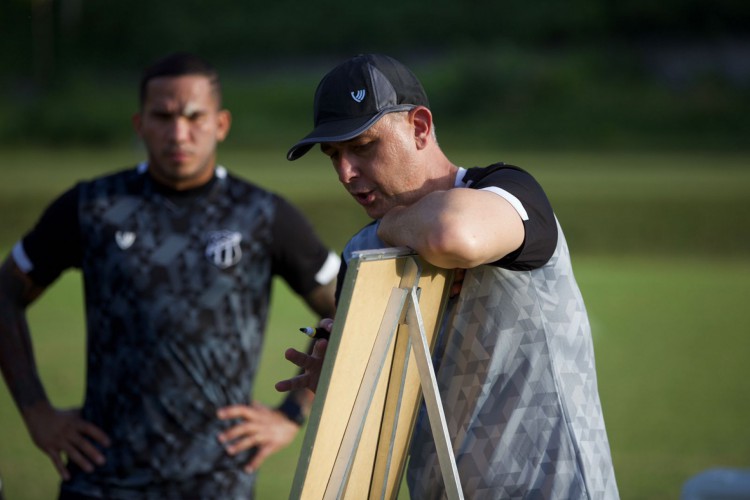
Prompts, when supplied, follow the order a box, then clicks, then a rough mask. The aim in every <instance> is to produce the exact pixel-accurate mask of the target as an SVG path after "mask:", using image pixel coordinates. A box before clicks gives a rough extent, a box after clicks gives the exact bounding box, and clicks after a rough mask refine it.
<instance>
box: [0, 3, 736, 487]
mask: <svg viewBox="0 0 750 500" xmlns="http://www.w3.org/2000/svg"><path fill="white" fill-rule="evenodd" d="M0 34H1V35H0V36H2V44H0V174H1V175H2V177H1V178H2V182H0V250H2V252H3V254H6V253H7V251H8V250H9V249H10V247H11V246H12V244H13V243H14V242H15V241H16V240H17V239H18V238H19V237H20V236H21V235H22V234H23V233H24V232H25V231H26V230H27V229H28V227H29V226H30V225H31V224H33V222H34V221H35V220H36V218H37V217H38V216H39V213H40V212H41V210H43V208H44V207H45V206H46V204H47V203H48V202H49V201H50V200H51V199H52V197H53V196H55V195H56V194H58V193H60V192H62V191H63V190H64V189H66V188H67V187H69V186H70V185H72V184H73V183H74V182H76V181H77V180H79V179H83V178H89V177H92V176H95V175H100V174H103V173H105V172H109V171H112V170H115V169H119V168H123V167H126V166H128V165H132V164H134V163H135V162H137V161H139V160H140V159H142V157H143V151H142V149H141V146H140V145H139V143H138V141H137V138H136V136H135V135H134V133H133V132H132V127H131V124H130V116H131V115H132V113H133V112H134V111H135V110H136V108H137V86H138V81H139V78H140V73H141V71H142V69H143V68H144V67H145V66H146V65H148V64H150V63H151V62H153V61H154V60H156V59H157V58H159V57H161V56H163V55H165V54H166V53H168V52H172V51H178V50H179V51H183V50H188V51H193V52H196V53H198V54H200V55H202V56H204V57H205V58H207V59H208V60H210V61H212V62H213V63H214V65H215V66H217V68H218V69H219V72H220V74H221V76H222V80H223V85H224V94H225V105H226V106H227V107H228V108H229V109H230V110H231V111H232V113H233V118H234V121H233V128H232V132H231V134H230V136H229V138H228V140H227V141H226V143H225V144H224V145H223V146H222V149H221V150H220V151H221V153H220V161H221V162H222V163H224V164H225V165H227V166H228V167H229V168H230V170H233V171H235V172H237V173H239V174H241V175H243V176H246V177H247V178H250V179H252V180H254V181H256V182H258V183H259V184H262V185H263V186H264V187H268V188H270V189H273V190H275V191H278V192H280V193H281V194H283V195H285V196H287V197H288V198H289V199H290V200H291V201H293V202H294V203H296V204H297V205H298V206H300V207H301V208H302V209H303V210H304V211H305V213H306V214H307V215H308V216H309V217H310V219H311V220H312V222H313V224H314V225H315V227H316V229H317V230H318V231H319V233H320V234H321V236H322V237H323V238H324V239H325V240H326V242H328V243H329V244H330V245H331V246H332V247H334V248H335V249H337V250H341V249H342V248H343V245H344V243H345V242H346V240H347V239H348V238H349V236H351V234H352V233H353V232H354V231H356V230H357V229H358V228H359V227H360V226H361V225H363V224H364V223H366V222H367V221H366V218H365V216H364V214H362V213H361V212H360V210H359V209H358V208H357V207H355V206H354V205H353V204H352V203H351V201H350V200H348V199H347V196H346V194H345V193H344V192H343V190H341V189H340V188H339V187H338V186H337V182H336V180H335V178H334V175H333V174H332V172H331V171H330V166H329V165H328V164H327V163H326V162H325V161H324V159H323V158H322V155H317V156H316V155H314V154H313V155H309V158H308V157H305V159H303V160H300V161H298V162H295V163H288V162H286V161H285V159H284V155H285V153H286V150H287V149H288V148H289V146H291V144H293V143H294V142H295V141H296V140H297V139H299V138H300V137H301V136H303V135H304V134H306V133H307V132H308V130H309V128H310V125H311V123H312V95H313V92H314V89H315V86H316V85H317V83H318V81H319V79H320V78H321V77H322V76H323V74H325V72H327V71H328V70H329V69H330V68H331V67H332V66H333V65H335V64H337V63H338V62H340V61H342V60H344V59H346V58H348V57H349V56H351V55H354V54H357V53H361V52H384V53H387V54H389V55H392V56H394V57H396V58H398V59H400V60H401V61H403V62H404V63H406V64H407V65H409V66H410V67H411V68H412V69H413V70H414V72H415V73H416V74H417V76H418V77H419V78H420V79H421V80H422V83H423V84H424V87H425V88H426V90H427V93H428V95H429V97H430V101H431V105H432V108H433V113H434V115H435V120H436V126H437V130H438V137H439V139H440V142H441V144H442V146H443V149H444V150H445V151H446V152H447V154H448V156H449V157H450V158H451V159H453V160H454V162H456V163H459V164H461V165H464V166H473V165H486V164H489V163H493V162H496V161H506V162H508V163H512V164H517V165H519V166H522V167H524V168H526V169H527V170H529V171H530V172H532V174H534V175H535V176H536V177H537V178H538V179H539V180H540V181H541V183H542V185H543V186H544V187H545V189H546V190H547V193H548V195H549V197H550V199H551V200H552V203H553V206H554V207H555V209H556V212H557V215H558V217H559V218H560V220H561V223H562V225H563V227H564V228H565V231H566V235H567V237H568V240H569V243H570V246H571V251H572V254H573V262H574V266H575V269H576V274H577V277H578V281H579V284H580V285H581V288H582V291H583V294H584V297H585V298H586V301H587V307H588V309H589V314H590V316H591V320H592V324H593V326H594V341H595V347H596V351H597V352H596V354H597V367H598V372H599V386H600V392H601V396H602V404H603V406H604V411H605V419H606V421H607V426H608V433H609V435H610V444H611V446H612V454H613V459H614V461H615V470H616V474H617V478H618V484H619V485H620V491H621V494H622V497H623V498H654V499H657V498H658V499H663V498H678V496H679V492H680V488H681V486H682V484H683V483H684V482H685V481H686V480H687V479H688V478H689V477H691V476H692V475H694V474H696V473H698V472H700V471H702V470H705V469H708V468H713V467H743V468H748V467H750V429H748V426H747V422H748V421H750V397H749V396H750V373H748V368H747V365H748V363H747V361H746V357H747V355H748V354H749V353H750V337H749V336H748V335H747V331H748V327H747V319H746V317H745V316H744V314H743V312H744V310H745V309H746V307H747V306H746V301H747V299H748V298H750V264H749V263H748V259H747V258H748V256H750V161H749V160H750V154H748V153H750V3H749V2H747V1H743V0H718V1H716V0H714V1H711V0H662V1H660V2H653V1H650V0H624V1H620V2H615V1H612V0H569V1H567V2H553V1H537V2H528V1H521V0H509V1H503V2H500V1H490V0H473V1H472V0H467V1H464V2H455V1H450V2H449V1H445V0H431V1H426V0H413V1H410V2H403V1H398V2H397V1H395V0H381V1H379V2H377V3H375V4H372V3H369V4H364V3H360V4H357V3H351V2H346V3H344V2H334V1H331V0H322V1H320V2H297V1H289V0H277V1H275V2H267V3H258V2H240V1H229V0H214V1H212V2H205V1H197V0H179V1H178V0H160V1H158V2H155V1H151V0H130V1H128V2H112V1H110V2H103V1H94V0H0ZM275 293H276V297H275V299H274V311H272V317H271V323H270V325H269V333H268V340H267V343H266V347H265V351H264V359H265V357H266V356H268V359H278V358H279V353H280V352H283V348H284V347H287V346H288V345H290V343H292V342H297V341H298V339H297V338H296V336H295V335H294V334H293V333H289V332H290V331H296V329H297V327H298V326H301V325H304V324H308V322H309V321H311V320H312V319H311V317H310V315H309V312H308V311H305V310H304V308H303V306H302V305H301V304H300V303H299V302H298V301H295V299H294V298H293V297H291V296H290V294H289V292H288V290H287V289H286V288H285V286H284V285H283V284H279V285H278V286H277V287H276V290H275ZM82 314H83V313H82V311H81V305H80V283H79V278H78V276H77V275H76V274H75V273H71V276H69V277H66V278H64V279H63V280H62V281H61V282H60V283H59V285H56V286H55V287H53V289H52V290H50V291H49V292H48V294H47V298H45V299H43V300H41V301H40V302H39V304H38V305H35V306H34V308H32V311H31V320H32V328H33V331H34V339H35V348H36V350H37V353H38V362H39V364H40V370H41V371H42V375H43V377H44V379H45V383H47V385H48V388H49V389H50V390H49V392H50V394H51V397H52V399H53V401H54V402H55V403H56V404H60V405H66V404H68V405H76V404H80V402H81V396H82V380H83V374H84V366H83V350H84V347H83V327H82ZM742 325H746V326H744V327H743V326H742ZM297 335H298V334H297ZM271 365H274V366H273V369H272V368H270V366H271ZM281 365H283V363H278V362H277V363H275V364H274V363H273V362H269V363H266V364H265V366H269V368H268V369H267V370H265V369H264V371H263V373H262V374H261V378H260V380H259V387H258V394H257V396H258V397H259V398H261V399H265V400H266V401H269V402H270V403H269V404H273V402H274V401H275V400H277V399H278V396H277V395H276V394H275V393H274V392H273V390H272V389H269V387H270V386H271V385H272V383H273V382H274V381H276V380H278V379H279V378H281V376H283V375H284V373H283V372H281V373H280V372H279V371H277V367H278V366H281ZM300 441H301V438H300V439H298V440H297V442H296V443H295V445H293V446H292V447H291V448H290V449H289V450H288V451H286V452H285V453H282V454H281V455H279V456H277V457H275V458H274V459H272V460H271V461H269V464H268V467H267V469H266V471H267V472H265V477H266V478H267V479H263V477H262V478H261V483H260V485H259V487H260V493H262V495H261V496H260V498H286V496H287V495H288V491H289V483H290V481H291V477H293V471H294V468H295V466H296V459H297V453H298V448H299V442H300ZM0 477H2V479H3V482H4V484H5V489H6V499H7V500H16V499H21V498H32V499H33V498H53V497H54V495H55V493H54V491H55V488H56V479H55V476H54V472H53V469H52V467H51V465H50V464H49V463H48V461H47V459H46V458H45V457H44V456H43V455H42V454H41V453H40V452H39V451H37V450H36V449H35V448H34V447H33V445H32V444H31V442H30V440H29V439H28V437H27V436H26V434H25V429H24V428H23V424H22V422H21V421H20V419H19V418H18V416H17V412H16V409H15V407H14V405H13V403H12V401H11V400H10V399H9V397H8V395H7V390H6V389H5V388H4V387H3V389H1V390H0Z"/></svg>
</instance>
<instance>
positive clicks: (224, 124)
mask: <svg viewBox="0 0 750 500" xmlns="http://www.w3.org/2000/svg"><path fill="white" fill-rule="evenodd" d="M216 119H217V127H216V140H217V141H219V142H221V141H223V140H224V139H226V137H227V135H229V129H230V128H232V113H230V112H229V110H228V109H222V110H220V111H219V114H218V116H217V117H216Z"/></svg>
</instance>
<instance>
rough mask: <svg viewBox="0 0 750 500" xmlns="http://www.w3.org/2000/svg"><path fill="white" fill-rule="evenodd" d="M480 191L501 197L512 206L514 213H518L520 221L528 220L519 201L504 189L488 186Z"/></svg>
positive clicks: (527, 215)
mask: <svg viewBox="0 0 750 500" xmlns="http://www.w3.org/2000/svg"><path fill="white" fill-rule="evenodd" d="M481 190H482V191H492V192H493V193H495V194H497V195H500V196H502V197H503V198H505V201H507V202H508V203H510V204H511V205H513V208H515V209H516V212H518V215H520V216H521V219H522V220H529V214H527V213H526V209H525V208H523V204H522V203H521V200H519V199H518V198H516V197H515V196H513V195H512V194H510V193H509V192H508V191H506V190H505V189H502V188H499V187H496V186H489V187H486V188H482V189H481Z"/></svg>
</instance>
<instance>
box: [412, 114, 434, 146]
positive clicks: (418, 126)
mask: <svg viewBox="0 0 750 500" xmlns="http://www.w3.org/2000/svg"><path fill="white" fill-rule="evenodd" d="M409 122H410V123H411V124H412V126H413V127H414V140H415V142H416V144H417V149H424V148H425V147H426V146H427V144H428V141H429V138H430V134H431V133H432V113H431V112H430V110H429V109H427V108H425V107H424V106H417V107H416V108H414V109H412V110H410V111H409Z"/></svg>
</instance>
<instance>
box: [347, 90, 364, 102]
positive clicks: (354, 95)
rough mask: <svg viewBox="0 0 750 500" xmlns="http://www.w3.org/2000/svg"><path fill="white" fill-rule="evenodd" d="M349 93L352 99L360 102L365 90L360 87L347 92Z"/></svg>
mask: <svg viewBox="0 0 750 500" xmlns="http://www.w3.org/2000/svg"><path fill="white" fill-rule="evenodd" d="M349 93H350V94H351V95H352V99H354V100H355V101H357V102H362V101H363V100H364V98H365V94H366V93H367V92H366V91H365V89H360V90H358V91H356V92H349Z"/></svg>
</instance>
